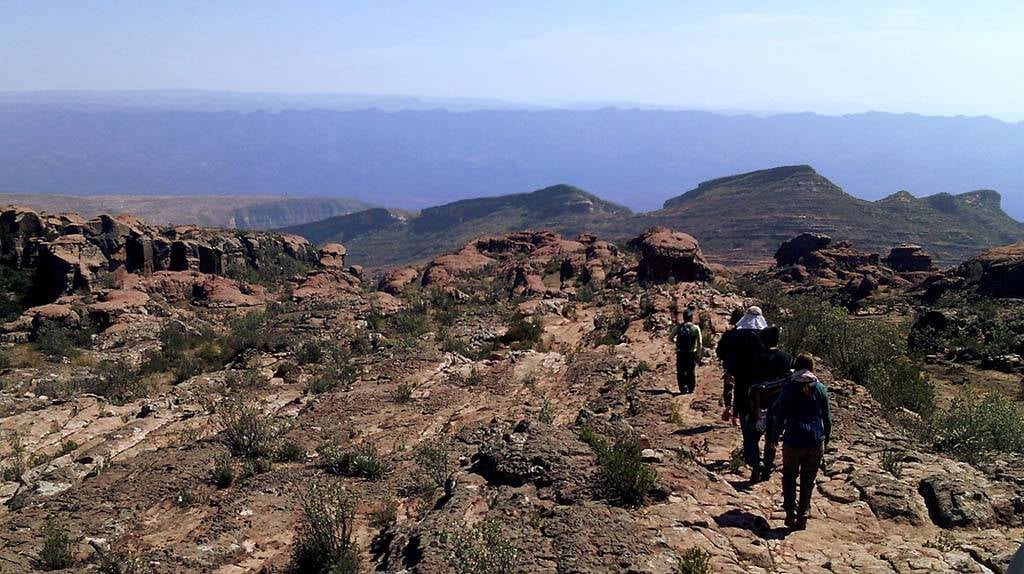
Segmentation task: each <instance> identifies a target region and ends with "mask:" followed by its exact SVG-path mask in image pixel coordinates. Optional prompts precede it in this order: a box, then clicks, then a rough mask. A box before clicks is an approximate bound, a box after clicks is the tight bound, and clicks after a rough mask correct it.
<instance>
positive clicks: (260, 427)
mask: <svg viewBox="0 0 1024 574" xmlns="http://www.w3.org/2000/svg"><path fill="white" fill-rule="evenodd" d="M221 416H222V419H223V423H224V442H225V443H226V444H227V445H228V448H230V449H231V453H232V454H234V455H235V456H243V457H246V458H265V457H270V456H271V455H272V454H273V453H274V451H275V449H276V447H277V437H278V435H279V434H280V428H278V425H277V423H276V422H275V421H274V417H272V416H270V415H268V414H265V413H264V412H263V411H262V410H261V409H260V408H259V406H257V405H255V404H252V403H244V404H236V405H231V406H228V407H226V408H225V409H224V411H223V412H222V415H221Z"/></svg>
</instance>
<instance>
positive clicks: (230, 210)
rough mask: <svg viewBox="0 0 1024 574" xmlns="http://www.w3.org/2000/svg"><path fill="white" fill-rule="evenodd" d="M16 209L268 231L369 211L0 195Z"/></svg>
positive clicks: (281, 202) (275, 200)
mask: <svg viewBox="0 0 1024 574" xmlns="http://www.w3.org/2000/svg"><path fill="white" fill-rule="evenodd" d="M5 205H21V206H25V207H30V208H32V209H35V210H38V211H49V212H51V213H78V214H80V215H82V216H84V217H93V216H95V215H99V214H101V213H107V214H111V215H118V214H121V213H131V214H132V215H137V216H139V217H141V218H142V219H144V220H146V221H147V222H149V223H154V224H157V225H182V224H190V225H201V226H203V227H225V228H242V229H271V228H274V227H284V226H286V225H295V224H298V223H305V222H308V221H316V220H320V219H325V218H328V217H332V216H335V215H341V214H344V213H352V212H354V211H361V210H365V209H368V208H370V207H372V205H371V204H369V203H366V202H363V201H359V200H356V199H348V198H344V197H336V198H289V197H274V196H266V195H256V196H239V195H227V196H216V195H215V196H195V195H192V196H187V195H186V196H162V195H137V196H127V195H122V196H116V195H93V196H80V195H57V194H47V193H0V207H2V206H5Z"/></svg>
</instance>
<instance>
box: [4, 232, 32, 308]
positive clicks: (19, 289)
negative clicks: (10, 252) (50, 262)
mask: <svg viewBox="0 0 1024 574" xmlns="http://www.w3.org/2000/svg"><path fill="white" fill-rule="evenodd" d="M0 233H8V231H7V230H6V229H5V230H0ZM0 243H2V244H4V245H9V243H8V242H7V241H0ZM31 293H32V271H31V270H29V269H15V268H13V267H10V266H8V265H5V264H3V263H0V323H6V322H8V321H13V320H14V319H17V318H18V317H19V316H21V314H22V313H23V312H24V311H25V309H28V307H29V303H30V301H29V299H30V294H31Z"/></svg>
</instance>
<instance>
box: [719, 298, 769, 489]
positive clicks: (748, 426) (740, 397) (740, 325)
mask: <svg viewBox="0 0 1024 574" xmlns="http://www.w3.org/2000/svg"><path fill="white" fill-rule="evenodd" d="M767 326H768V322H767V321H766V320H765V318H764V315H763V314H762V313H761V308H760V307H750V308H749V309H747V312H746V313H744V315H743V317H742V318H741V319H740V320H739V321H738V322H737V323H736V328H735V329H733V330H731V331H727V332H726V333H725V334H724V335H722V339H721V340H720V341H719V342H718V349H717V350H716V352H717V353H718V356H719V357H721V358H722V363H723V365H724V366H725V368H726V369H727V370H728V372H729V373H730V374H731V375H732V378H733V380H735V382H736V383H735V388H734V389H733V396H732V411H731V413H730V411H729V410H728V406H726V412H725V414H723V418H724V417H725V416H726V415H731V416H735V417H737V418H738V419H739V421H740V430H741V431H742V434H743V460H744V461H745V462H746V463H747V465H749V466H750V468H751V469H752V470H751V475H750V481H751V482H752V483H754V482H760V480H761V447H760V442H761V436H762V434H763V433H762V432H758V431H757V428H756V424H757V420H756V413H754V412H753V408H752V407H751V404H750V388H751V386H753V385H754V384H756V383H758V382H760V376H761V370H762V365H763V357H764V355H765V347H764V343H763V342H762V341H761V337H760V332H761V331H762V330H763V329H765V328H766V327H767Z"/></svg>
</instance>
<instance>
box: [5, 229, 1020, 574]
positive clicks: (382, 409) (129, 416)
mask: <svg viewBox="0 0 1024 574" xmlns="http://www.w3.org/2000/svg"><path fill="white" fill-rule="evenodd" d="M649 237H653V238H654V239H655V240H653V241H648V242H644V241H643V240H642V239H639V240H638V241H639V243H637V244H636V245H635V246H634V248H635V249H636V251H637V252H638V253H640V254H643V256H644V257H645V261H639V262H638V261H636V260H635V259H634V256H633V255H631V254H625V253H620V252H619V251H618V250H617V249H616V248H615V247H614V246H613V245H611V244H607V243H604V242H601V241H600V240H597V239H596V238H593V237H582V238H580V239H579V240H567V239H563V238H560V237H558V236H555V235H553V234H513V235H509V236H504V237H501V238H491V239H488V240H478V241H475V242H473V243H472V244H470V245H469V246H467V247H466V248H465V249H463V250H461V251H459V252H458V253H456V254H453V255H449V256H445V257H441V258H438V259H436V260H435V261H434V262H432V263H430V264H429V265H427V266H426V268H425V269H406V270H399V271H395V272H393V273H390V274H388V275H387V276H386V277H384V278H382V280H381V281H380V283H379V289H380V290H378V288H377V286H375V285H372V282H370V281H361V280H360V278H359V275H358V270H347V271H341V269H342V268H343V266H344V263H343V260H344V253H343V251H342V252H340V253H339V252H338V251H337V248H335V250H334V252H332V253H321V254H320V258H321V259H323V260H324V264H323V265H324V266H323V267H322V268H318V269H314V270H312V271H310V272H309V274H308V275H306V277H305V278H303V279H297V280H295V281H292V282H291V284H292V287H293V289H292V292H291V295H290V296H287V295H285V294H283V293H282V294H281V295H276V294H274V293H267V292H255V291H254V292H252V293H251V297H252V298H250V299H247V298H244V297H243V298H239V297H237V296H232V297H231V298H230V301H229V303H227V304H224V305H213V306H211V305H209V304H207V301H208V299H203V298H200V299H199V300H198V301H194V300H191V299H190V298H188V297H185V298H182V299H180V300H179V299H175V300H173V301H167V300H166V299H165V298H163V297H161V296H153V297H151V298H150V299H148V300H147V301H145V302H143V303H141V304H140V305H137V306H136V307H135V308H136V309H144V310H145V311H144V312H143V311H136V312H133V313H125V314H119V315H117V317H118V321H115V322H114V325H117V326H118V327H117V328H116V329H115V330H114V331H112V332H109V333H108V332H107V331H104V332H101V333H99V334H98V335H96V336H95V337H94V341H93V345H92V348H91V349H90V350H86V351H84V352H83V353H82V355H80V356H78V357H76V358H73V359H64V360H62V361H54V360H47V359H44V358H42V357H41V356H39V355H38V354H37V353H36V351H33V350H31V348H30V345H29V344H27V343H25V342H24V341H25V340H26V339H27V338H28V336H24V337H22V336H18V332H19V331H18V330H17V329H32V328H34V327H33V325H35V326H36V327H37V326H38V323H39V322H40V321H42V320H45V317H44V318H43V319H39V318H38V317H39V316H40V311H39V310H38V309H37V310H35V311H32V312H31V313H32V314H31V316H30V318H29V319H28V322H27V323H26V321H25V320H22V321H21V322H17V323H16V324H13V325H12V326H9V328H8V331H9V336H8V339H7V340H8V343H7V350H8V352H9V353H10V354H11V355H12V356H14V357H15V360H13V361H12V366H10V367H8V368H7V369H5V370H4V371H3V374H2V377H3V385H2V394H0V401H2V405H0V408H2V411H3V414H4V418H3V419H2V420H0V431H2V432H3V433H4V437H6V438H7V441H6V444H5V445H4V447H3V449H4V450H3V455H4V457H5V460H7V461H8V464H10V461H12V460H14V459H20V460H22V461H25V463H24V465H23V466H24V468H23V469H22V472H20V473H19V476H13V475H12V474H10V473H5V477H4V478H5V481H4V482H3V484H2V486H0V498H2V499H3V500H4V501H5V505H4V506H3V507H2V509H0V522H2V523H3V525H4V527H3V529H2V531H0V571H3V572H28V571H33V570H34V569H36V568H37V566H38V563H37V560H38V555H39V552H40V549H41V546H42V544H43V541H44V538H45V525H46V524H47V521H48V520H55V521H56V523H59V524H60V525H62V526H64V527H65V528H66V529H67V530H68V531H69V532H70V533H71V534H72V536H73V537H74V538H75V544H74V551H75V563H74V565H73V566H72V567H71V568H70V569H68V571H90V570H95V569H97V568H99V567H100V562H101V556H100V554H106V555H109V556H114V555H116V556H119V557H121V558H122V559H126V558H125V557H127V556H134V557H137V558H138V560H139V561H140V563H142V564H146V565H148V567H149V569H150V570H151V571H153V572H217V573H235V572H250V571H263V572H286V571H288V568H289V564H290V561H291V557H292V551H293V545H294V543H295V539H296V532H297V525H298V524H299V521H300V518H301V515H302V508H301V502H300V496H301V495H302V494H303V493H304V492H306V491H307V489H308V487H309V485H310V484H313V483H323V482H329V481H342V482H343V483H344V485H345V488H346V489H347V490H348V491H349V492H350V493H352V494H353V495H354V496H356V497H357V499H358V505H357V507H356V519H355V525H356V528H355V535H354V536H355V540H356V545H357V547H358V550H359V553H360V555H361V557H362V561H363V565H364V568H365V569H366V570H373V571H383V572H396V573H397V572H421V573H434V572H436V573H441V572H452V571H456V570H455V563H454V562H453V561H457V560H458V557H459V550H458V548H459V546H458V543H457V542H456V541H457V540H459V537H460V535H465V533H467V532H474V531H473V530H471V529H470V528H471V527H473V526H474V525H481V524H488V525H496V526H495V528H496V532H497V534H496V535H495V537H494V538H493V539H487V542H486V543H485V544H489V545H490V546H491V547H492V548H495V547H502V548H509V549H512V550H514V551H511V552H510V555H514V556H515V559H514V560H511V562H512V563H513V564H514V566H515V568H514V569H512V570H510V571H519V572H636V573H641V572H643V573H652V574H653V573H669V572H686V570H683V569H682V568H681V567H680V565H679V564H680V563H679V559H680V557H681V556H684V555H687V554H688V553H692V552H694V551H693V549H700V550H703V551H705V552H706V553H707V555H708V556H709V557H710V564H711V571H713V572H726V573H748V572H806V573H811V572H832V573H844V572H878V573H892V572H896V573H909V572H965V573H968V572H979V573H980V572H1004V571H1005V567H1006V565H1007V564H1008V562H1009V559H1010V556H1011V555H1012V553H1013V552H1014V551H1016V549H1017V547H1018V546H1019V544H1020V540H1021V539H1022V537H1024V530H1022V524H1024V465H1021V464H1019V462H1020V461H1015V460H1009V459H1008V460H1003V461H1000V460H992V461H988V462H986V463H985V464H979V465H976V466H971V465H967V464H965V463H962V462H957V461H954V460H951V459H948V458H944V457H940V456H936V455H934V454H930V453H929V452H927V451H926V450H925V449H923V448H921V447H920V446H919V445H917V444H915V443H914V442H913V441H912V440H911V439H909V438H907V437H905V436H903V435H902V434H901V433H900V432H898V431H897V430H896V429H894V428H893V427H891V426H890V425H889V424H888V423H887V422H886V421H885V420H884V418H883V417H882V416H881V414H880V408H879V407H878V405H877V403H875V402H874V401H873V400H872V399H871V398H870V397H869V396H868V394H867V392H866V391H865V390H864V389H862V388H861V387H859V386H857V385H854V384H852V383H850V382H847V381H842V380H833V378H832V377H830V376H829V375H828V373H827V368H826V369H823V377H824V380H826V381H827V382H828V384H829V387H830V391H831V393H832V397H833V401H834V409H835V414H836V421H837V422H836V430H835V433H834V440H833V441H832V444H831V450H830V452H829V453H828V455H827V457H826V463H827V467H826V470H825V471H824V473H823V474H822V476H821V477H820V480H819V484H818V488H817V492H816V494H815V500H814V508H813V513H812V520H811V521H810V523H809V527H808V529H807V530H806V531H803V532H789V531H787V530H786V529H785V528H783V526H782V515H781V513H780V503H781V494H780V485H779V480H778V476H777V475H776V477H774V478H773V480H771V481H769V482H766V483H761V484H757V485H751V484H749V483H748V482H747V480H746V478H747V475H748V473H749V472H748V470H747V469H745V468H743V467H742V465H740V464H739V463H738V462H737V460H736V459H737V455H736V451H737V449H738V447H739V445H740V436H739V430H738V428H737V427H734V426H732V425H731V424H729V423H728V422H723V421H722V420H721V418H720V413H721V407H720V404H719V394H720V391H721V376H722V373H721V370H720V367H719V365H718V364H717V362H716V361H714V360H712V359H711V358H710V356H711V353H710V348H709V358H708V359H707V360H706V361H705V363H704V365H703V366H702V367H701V368H700V370H699V375H698V390H697V393H696V394H695V395H690V396H675V395H674V394H673V393H672V389H674V387H675V378H674V366H673V360H672V359H673V357H672V351H673V348H672V346H671V343H670V342H669V341H668V336H669V329H670V327H671V325H672V324H673V321H674V320H675V317H676V314H677V312H678V311H680V310H681V309H682V308H684V307H686V306H694V307H696V308H697V309H698V313H699V314H700V316H701V317H702V319H703V323H704V325H705V328H706V330H707V331H709V333H717V332H721V331H722V330H723V329H724V327H725V325H726V319H727V316H728V314H729V312H730V311H731V310H732V309H733V308H736V307H742V306H744V305H746V304H748V303H750V301H745V300H742V299H741V298H739V297H738V296H736V295H732V294H728V293H723V292H721V291H719V290H718V289H717V287H716V284H715V283H712V282H708V281H701V282H698V283H691V282H686V281H687V280H690V279H695V278H696V279H702V280H710V279H711V273H710V271H709V269H708V266H707V265H706V262H704V261H703V256H702V255H701V254H700V250H699V247H698V246H696V243H695V242H692V243H691V241H692V238H689V237H688V236H685V234H673V233H672V232H669V231H668V230H661V231H657V232H654V233H653V234H649ZM339 247H340V246H339ZM162 273H165V274H168V275H169V278H168V279H166V281H169V282H171V283H173V281H171V279H174V280H175V281H177V280H179V279H180V278H181V277H182V276H181V275H180V274H181V273H197V272H189V271H176V272H170V271H166V272H162ZM199 275H202V276H203V277H204V278H207V279H208V280H209V281H214V282H215V281H229V280H227V279H225V278H217V277H216V276H206V275H203V274H199ZM190 277H191V276H190ZM583 277H586V278H587V279H588V282H584V281H582V278H583ZM654 278H657V279H658V280H659V281H662V282H660V283H653V282H645V281H644V280H645V279H654ZM678 280H683V281H678ZM140 281H142V282H143V283H144V284H146V285H150V284H151V283H152V282H153V281H154V279H153V276H147V277H145V278H144V279H140ZM191 284H192V283H190V285H191ZM128 285H129V287H130V286H131V285H132V283H131V281H129V283H128ZM231 286H232V289H234V288H236V287H237V284H235V283H234V282H231ZM303 287H306V288H307V289H306V290H305V291H302V290H301V289H302V288H303ZM126 290H127V291H130V292H132V293H135V292H137V291H136V290H133V289H130V288H122V289H118V290H110V291H109V292H104V291H102V290H98V291H97V292H98V296H97V299H98V300H99V301H103V300H108V301H109V300H111V297H112V295H111V293H114V292H116V291H126ZM143 291H145V290H143V289H139V290H138V292H143ZM193 291H195V289H193ZM200 291H201V290H200ZM296 292H299V293H300V295H299V296H296V295H295V293H296ZM232 293H234V290H232ZM113 297H114V299H115V300H116V296H113ZM278 299H286V300H287V301H286V302H281V301H277V300H278ZM275 301H277V302H276V303H275ZM68 305H69V307H70V306H72V305H71V303H68ZM251 310H263V311H264V312H265V314H264V315H263V316H262V317H263V319H262V320H261V322H260V323H259V325H258V327H256V328H255V330H256V331H258V334H259V337H257V338H256V339H257V340H256V342H255V343H253V344H252V345H251V346H248V347H246V348H245V349H244V350H243V351H242V352H240V353H238V354H237V355H235V356H233V357H232V358H231V359H230V360H228V361H227V362H226V363H224V364H223V365H220V366H218V367H217V368H216V369H210V370H207V371H206V372H202V373H199V374H194V375H191V376H188V377H185V378H183V380H180V381H179V382H175V380H176V377H174V376H172V375H171V374H170V373H166V372H163V373H161V372H157V373H155V374H152V375H147V376H148V377H149V379H147V381H148V382H149V389H150V391H149V393H148V395H147V396H145V397H144V398H131V399H130V400H127V401H125V402H124V404H117V403H120V402H122V401H117V400H110V399H104V398H102V397H100V396H98V395H97V394H95V393H89V392H82V391H74V392H68V391H67V390H66V389H68V388H69V386H70V387H74V385H73V384H71V383H73V382H74V381H76V380H81V379H84V378H88V377H90V376H93V371H95V370H96V368H97V365H98V364H101V363H102V361H104V360H106V359H110V358H115V357H116V358H121V359H123V360H124V361H125V362H126V363H128V364H131V365H139V364H141V363H142V362H143V361H144V360H145V357H146V356H147V354H146V352H147V350H153V349H159V348H160V347H161V344H162V343H161V340H160V339H159V336H160V333H161V330H162V329H165V328H166V325H167V324H168V323H171V322H176V321H177V322H181V323H184V324H185V325H186V326H188V325H191V326H196V325H200V324H203V325H209V326H210V327H211V328H212V329H213V330H214V331H215V332H217V333H219V334H221V336H228V335H225V333H226V332H227V331H228V329H227V326H228V325H230V324H231V321H232V320H237V317H239V316H241V315H242V314H244V313H246V312H248V311H251ZM532 325H539V326H540V327H541V329H540V330H539V332H533V331H532V330H531V326H532ZM110 328H112V327H108V329H110ZM236 335H237V333H236ZM708 339H709V345H711V344H713V342H714V339H715V337H714V336H713V335H712V336H710V337H708ZM163 344H164V345H166V341H165V342H164V343H163ZM316 349H319V350H320V351H316V352H314V351H315V350H316ZM193 351H194V352H195V353H199V351H198V350H193ZM190 352H191V351H190ZM169 370H173V369H169ZM324 380H328V381H330V382H331V384H330V385H320V382H321V381H324ZM317 391H320V392H317ZM240 405H241V406H246V405H248V406H255V407H257V408H258V409H259V410H260V411H262V412H264V413H267V414H269V415H272V416H273V420H272V422H273V425H272V426H273V427H274V431H275V432H273V433H272V434H273V435H274V436H273V439H272V440H273V442H274V444H275V448H276V449H278V450H275V452H274V453H271V454H268V455H267V456H265V457H251V456H250V457H246V456H240V455H238V454H237V453H235V454H233V453H232V452H231V449H230V448H229V446H228V444H229V440H228V439H229V437H228V433H227V432H226V430H225V429H226V427H227V426H230V425H229V423H230V422H231V421H232V416H233V413H237V412H238V409H239V408H242V407H241V406H240ZM591 431H593V432H597V433H599V434H604V435H607V436H617V435H619V434H628V435H629V436H633V437H636V438H637V440H638V441H639V444H640V446H641V447H642V448H643V449H644V450H643V453H642V456H643V459H644V461H645V464H647V465H649V466H650V468H652V469H653V470H654V471H655V472H656V474H657V480H656V484H655V486H654V487H653V489H652V490H651V491H650V493H649V495H648V496H647V497H646V500H644V501H643V502H644V503H643V504H641V505H638V506H633V505H629V504H624V503H623V502H622V501H621V500H617V499H616V498H615V497H612V496H610V495H609V493H608V492H607V491H606V490H605V489H602V488H601V487H600V484H601V481H600V478H599V477H600V469H601V465H600V464H599V462H598V457H597V456H596V455H595V451H594V449H593V448H592V447H591V446H590V445H588V443H587V442H585V441H584V440H583V438H584V437H585V436H586V435H587V433H588V432H591ZM283 444H287V445H291V448H290V450H292V451H294V452H292V453H291V454H290V455H288V456H284V455H280V454H278V453H279V452H281V449H280V446H281V445H283ZM424 444H430V445H441V446H444V445H448V446H447V447H446V448H447V449H448V450H450V452H448V453H447V454H446V455H445V456H443V457H442V458H445V459H447V460H449V461H450V464H451V469H452V479H451V480H450V481H448V484H447V485H446V486H447V487H448V490H449V492H448V493H447V494H446V493H445V492H444V488H442V485H441V484H433V483H432V482H431V480H430V478H429V477H428V476H427V475H426V473H427V471H428V470H430V469H431V468H434V467H431V466H429V465H424V464H423V463H422V458H423V457H422V453H423V450H422V445H424ZM331 447H336V448H340V449H349V450H352V451H354V452H363V453H375V454H373V455H372V456H370V455H367V456H368V457H369V458H372V459H373V460H374V461H378V460H379V461H380V463H381V464H379V465H378V466H377V467H376V470H372V469H371V470H367V471H365V472H362V473H359V472H339V471H338V468H337V467H336V466H332V465H330V464H328V462H330V460H333V459H332V454H331V453H332V451H331ZM442 450H444V449H443V448H442ZM224 467H230V468H231V469H232V470H233V471H234V473H235V474H236V478H235V480H234V481H233V482H232V483H231V484H230V485H228V486H223V485H220V486H218V484H216V483H217V474H218V473H217V472H216V471H217V469H218V468H220V469H221V470H223V468H224ZM435 467H436V465H435ZM331 472H334V473H335V474H332V473H331ZM337 474H345V475H352V474H356V475H358V474H362V476H344V477H339V476H336V475H337ZM440 482H442V483H443V482H445V481H444V480H442V481H440Z"/></svg>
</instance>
